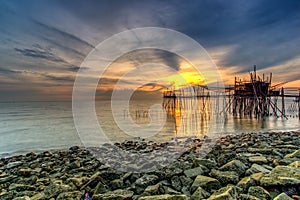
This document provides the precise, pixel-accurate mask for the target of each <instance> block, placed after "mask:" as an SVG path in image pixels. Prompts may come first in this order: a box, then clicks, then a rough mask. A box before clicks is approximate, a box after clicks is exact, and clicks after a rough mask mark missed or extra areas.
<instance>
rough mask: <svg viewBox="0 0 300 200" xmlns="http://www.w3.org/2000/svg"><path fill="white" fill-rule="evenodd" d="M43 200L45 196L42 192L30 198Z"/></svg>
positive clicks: (31, 199)
mask: <svg viewBox="0 0 300 200" xmlns="http://www.w3.org/2000/svg"><path fill="white" fill-rule="evenodd" d="M44 199H46V195H45V193H43V192H41V193H37V194H36V195H34V196H32V197H31V198H30V200H44Z"/></svg>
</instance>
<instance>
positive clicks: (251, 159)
mask: <svg viewBox="0 0 300 200" xmlns="http://www.w3.org/2000/svg"><path fill="white" fill-rule="evenodd" d="M249 162H251V163H257V164H264V163H268V160H267V158H266V157H265V156H252V157H249Z"/></svg>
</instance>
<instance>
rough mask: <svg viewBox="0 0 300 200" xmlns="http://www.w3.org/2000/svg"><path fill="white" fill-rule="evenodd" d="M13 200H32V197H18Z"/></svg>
mask: <svg viewBox="0 0 300 200" xmlns="http://www.w3.org/2000/svg"><path fill="white" fill-rule="evenodd" d="M13 200H30V197H29V196H23V197H16V198H14V199H13Z"/></svg>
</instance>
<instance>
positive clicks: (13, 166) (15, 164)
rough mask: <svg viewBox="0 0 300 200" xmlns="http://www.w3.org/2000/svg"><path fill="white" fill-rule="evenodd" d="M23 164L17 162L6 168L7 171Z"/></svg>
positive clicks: (9, 164)
mask: <svg viewBox="0 0 300 200" xmlns="http://www.w3.org/2000/svg"><path fill="white" fill-rule="evenodd" d="M22 164H23V163H22V162H21V161H16V162H10V163H8V164H7V165H6V166H5V169H12V168H15V167H19V166H21V165H22Z"/></svg>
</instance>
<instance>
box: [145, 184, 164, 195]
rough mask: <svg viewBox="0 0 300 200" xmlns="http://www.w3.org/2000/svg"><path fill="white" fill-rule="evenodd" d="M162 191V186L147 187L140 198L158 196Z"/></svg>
mask: <svg viewBox="0 0 300 200" xmlns="http://www.w3.org/2000/svg"><path fill="white" fill-rule="evenodd" d="M161 191H162V184H160V183H158V184H155V185H149V186H148V187H147V188H146V189H145V190H144V192H143V194H142V196H151V195H159V194H160V193H161Z"/></svg>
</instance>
